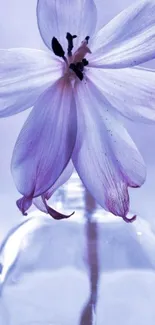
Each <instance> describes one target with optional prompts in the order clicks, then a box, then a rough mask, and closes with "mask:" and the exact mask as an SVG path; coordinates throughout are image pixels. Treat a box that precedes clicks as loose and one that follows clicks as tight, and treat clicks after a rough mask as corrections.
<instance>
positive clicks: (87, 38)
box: [85, 36, 90, 44]
mask: <svg viewBox="0 0 155 325" xmlns="http://www.w3.org/2000/svg"><path fill="white" fill-rule="evenodd" d="M89 39H90V36H86V37H85V40H86V41H87V44H88V41H89Z"/></svg>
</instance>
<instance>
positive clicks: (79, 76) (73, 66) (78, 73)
mask: <svg viewBox="0 0 155 325" xmlns="http://www.w3.org/2000/svg"><path fill="white" fill-rule="evenodd" d="M69 67H70V69H72V70H73V71H74V72H75V74H76V76H77V77H78V78H79V79H80V80H81V81H82V80H83V73H82V72H81V71H80V70H78V68H77V66H76V65H75V64H74V63H71V64H70V66H69Z"/></svg>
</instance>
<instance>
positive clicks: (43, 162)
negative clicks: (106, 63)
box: [11, 79, 77, 198]
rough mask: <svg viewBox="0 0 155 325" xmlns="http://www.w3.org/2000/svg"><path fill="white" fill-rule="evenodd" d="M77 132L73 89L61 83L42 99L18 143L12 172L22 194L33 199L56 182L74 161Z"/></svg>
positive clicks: (33, 111)
mask: <svg viewBox="0 0 155 325" xmlns="http://www.w3.org/2000/svg"><path fill="white" fill-rule="evenodd" d="M76 130H77V117H76V108H75V104H74V98H73V92H72V88H71V87H70V84H69V83H67V81H65V80H64V79H61V80H59V81H58V82H56V83H55V84H54V85H53V86H52V87H50V88H48V90H46V91H45V92H44V93H43V94H42V95H41V96H40V98H39V99H38V101H37V102H36V104H35V106H34V108H33V110H32V112H31V113H30V115H29V117H28V119H27V121H26V122H25V124H24V127H23V129H22V130H21V133H20V135H19V137H18V139H17V142H16V145H15V148H14V152H13V158H12V165H11V168H12V173H13V177H14V180H15V183H16V186H17V188H18V190H19V192H20V193H22V194H23V195H24V196H26V197H27V198H29V197H31V198H33V197H36V196H39V195H41V194H43V193H44V192H46V191H47V190H48V189H49V188H50V187H51V186H52V185H53V184H54V183H55V182H56V180H57V179H58V178H59V176H60V175H61V173H62V171H63V170H64V169H65V167H66V166H67V164H68V162H69V160H70V158H71V155H72V151H73V148H74V144H75V139H76Z"/></svg>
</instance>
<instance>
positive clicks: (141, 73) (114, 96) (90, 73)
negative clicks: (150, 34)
mask: <svg viewBox="0 0 155 325" xmlns="http://www.w3.org/2000/svg"><path fill="white" fill-rule="evenodd" d="M87 77H88V78H89V79H90V80H91V81H92V83H93V84H94V85H96V86H97V88H98V89H99V90H100V91H101V92H102V93H103V95H104V96H105V97H106V98H107V99H108V101H109V102H110V103H111V104H112V106H113V107H115V108H116V109H117V111H118V112H119V113H121V114H122V115H123V116H125V117H127V118H128V119H130V120H133V121H139V122H154V121H155V70H154V71H153V70H149V69H144V68H140V67H138V68H126V69H117V70H114V69H96V68H89V69H87Z"/></svg>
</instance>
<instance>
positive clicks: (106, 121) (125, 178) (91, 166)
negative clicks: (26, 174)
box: [73, 80, 145, 221]
mask: <svg viewBox="0 0 155 325" xmlns="http://www.w3.org/2000/svg"><path fill="white" fill-rule="evenodd" d="M75 92H76V96H77V97H76V100H77V108H78V132H77V141H76V146H75V149H74V153H73V163H74V166H75V168H76V170H77V172H78V174H79V176H80V178H81V179H82V181H83V183H84V185H85V186H86V187H87V189H88V190H89V191H90V193H91V194H92V195H93V196H94V198H95V199H96V200H97V202H98V203H99V204H100V205H101V206H102V207H104V208H105V209H106V210H108V211H110V212H112V213H113V214H115V215H118V216H121V217H123V218H124V220H125V221H127V218H126V215H127V213H128V211H129V195H128V186H130V187H139V186H141V185H142V184H143V182H144V180H145V166H144V162H143V159H142V157H141V155H140V153H139V152H138V150H137V148H136V146H135V144H134V143H133V141H132V139H131V138H130V136H129V134H128V133H127V131H126V130H125V128H124V127H123V125H121V124H120V123H119V121H118V120H117V118H116V117H115V115H113V114H112V113H113V108H112V107H111V106H110V104H109V103H108V101H107V100H106V99H105V98H104V97H103V96H102V94H101V93H100V92H99V91H98V90H97V89H96V88H95V87H94V86H93V84H92V83H91V82H90V81H89V80H87V83H83V84H82V87H81V84H77V85H76V88H75ZM133 218H135V216H134V217H133Z"/></svg>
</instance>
